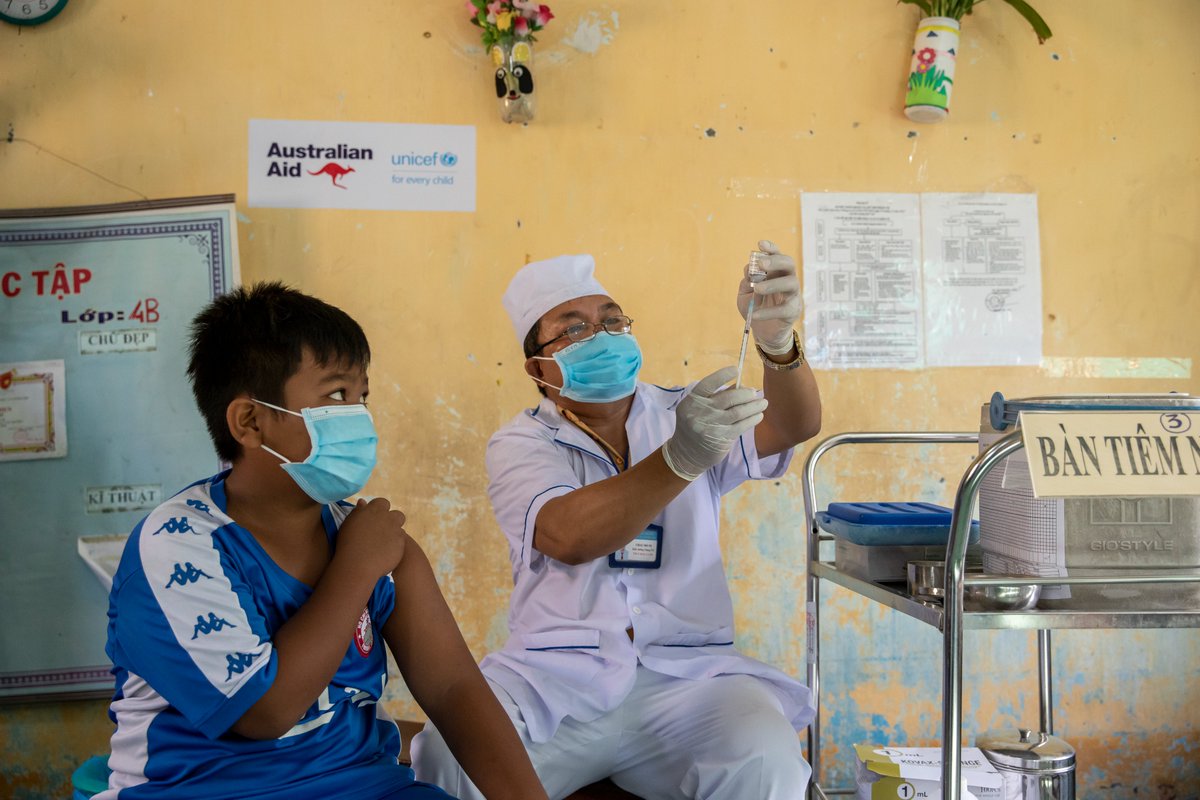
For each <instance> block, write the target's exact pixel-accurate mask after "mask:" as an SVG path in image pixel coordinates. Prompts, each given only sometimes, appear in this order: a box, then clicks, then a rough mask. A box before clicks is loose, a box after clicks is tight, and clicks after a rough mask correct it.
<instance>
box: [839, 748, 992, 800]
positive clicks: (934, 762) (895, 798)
mask: <svg viewBox="0 0 1200 800" xmlns="http://www.w3.org/2000/svg"><path fill="white" fill-rule="evenodd" d="M854 750H855V752H856V754H857V755H858V765H857V766H858V770H857V775H856V788H857V793H856V795H855V797H856V800H941V797H942V750H941V748H940V747H877V746H875V745H870V744H857V745H855V746H854ZM960 763H961V764H962V778H963V792H962V798H963V800H1003V799H1004V777H1003V776H1002V775H1001V774H1000V773H999V772H997V771H996V768H995V767H993V766H992V765H991V762H989V761H988V760H987V757H986V756H984V754H983V751H982V750H980V749H979V748H977V747H964V748H963V749H962V760H961V762H960Z"/></svg>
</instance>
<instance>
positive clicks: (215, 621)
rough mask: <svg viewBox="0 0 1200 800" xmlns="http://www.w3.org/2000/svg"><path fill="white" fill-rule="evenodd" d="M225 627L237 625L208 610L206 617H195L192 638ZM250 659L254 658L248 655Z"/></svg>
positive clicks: (206, 634)
mask: <svg viewBox="0 0 1200 800" xmlns="http://www.w3.org/2000/svg"><path fill="white" fill-rule="evenodd" d="M225 627H230V628H236V627H237V625H234V624H233V623H232V622H230V621H229V620H227V619H221V618H220V617H218V616H217V615H216V614H214V613H212V612H211V611H210V612H208V619H205V618H204V617H202V616H197V617H196V627H195V629H193V631H192V638H193V639H195V638H196V637H197V636H199V635H200V634H202V633H203V634H204V635H205V636H208V635H209V634H210V633H212V632H213V631H219V630H221V629H222V628H225ZM250 660H251V661H253V660H254V658H253V657H250ZM247 666H249V664H247ZM238 672H241V670H238ZM226 680H229V679H228V678H226Z"/></svg>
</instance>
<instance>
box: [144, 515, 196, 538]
mask: <svg viewBox="0 0 1200 800" xmlns="http://www.w3.org/2000/svg"><path fill="white" fill-rule="evenodd" d="M163 531H166V532H167V533H195V532H196V530H195V529H194V528H193V527H192V526H191V525H189V524H188V518H187V517H171V518H170V519H169V520H167V521H166V522H164V523H163V524H162V527H161V528H159V529H158V530H156V531H155V532H154V533H152V534H150V535H151V536H158V535H159V534H160V533H162V532H163Z"/></svg>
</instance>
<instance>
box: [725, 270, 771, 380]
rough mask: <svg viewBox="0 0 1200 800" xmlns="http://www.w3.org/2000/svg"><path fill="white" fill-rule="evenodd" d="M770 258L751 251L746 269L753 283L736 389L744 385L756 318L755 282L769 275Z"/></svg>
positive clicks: (743, 334) (740, 353) (743, 332)
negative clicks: (744, 372)
mask: <svg viewBox="0 0 1200 800" xmlns="http://www.w3.org/2000/svg"><path fill="white" fill-rule="evenodd" d="M768 258H769V256H768V255H767V254H766V253H764V252H762V251H760V250H751V251H750V263H749V265H748V269H747V270H746V277H747V278H749V280H750V283H751V291H750V305H749V306H747V307H746V327H744V328H742V349H741V352H739V353H738V365H737V382H736V383H734V384H733V386H734V388H735V389H740V388H741V386H742V367H743V365H745V363H746V345H747V343H749V341H750V320H751V319H753V318H754V290H753V284H755V283H758V282H759V281H761V280H762V279H763V278H765V277H767V270H766V268H765V267H764V266H763V262H764V260H765V259H768Z"/></svg>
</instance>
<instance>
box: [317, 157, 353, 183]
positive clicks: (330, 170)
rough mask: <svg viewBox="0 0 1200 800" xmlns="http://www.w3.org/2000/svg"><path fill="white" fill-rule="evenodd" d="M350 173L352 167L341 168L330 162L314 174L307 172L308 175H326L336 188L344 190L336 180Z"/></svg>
mask: <svg viewBox="0 0 1200 800" xmlns="http://www.w3.org/2000/svg"><path fill="white" fill-rule="evenodd" d="M351 172H354V167H343V166H342V165H340V164H335V163H333V162H332V161H330V162H329V163H328V164H326V165H325V166H323V167H321V168H320V169H319V170H317V171H316V172H312V171H309V173H308V174H309V175H328V176H329V180H331V181H333V185H334V186H336V187H337V188H339V189H345V188H346V187H345V186H342V185H341V184H340V183H338V178H340V177H342V176H343V175H349V174H350V173H351Z"/></svg>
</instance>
